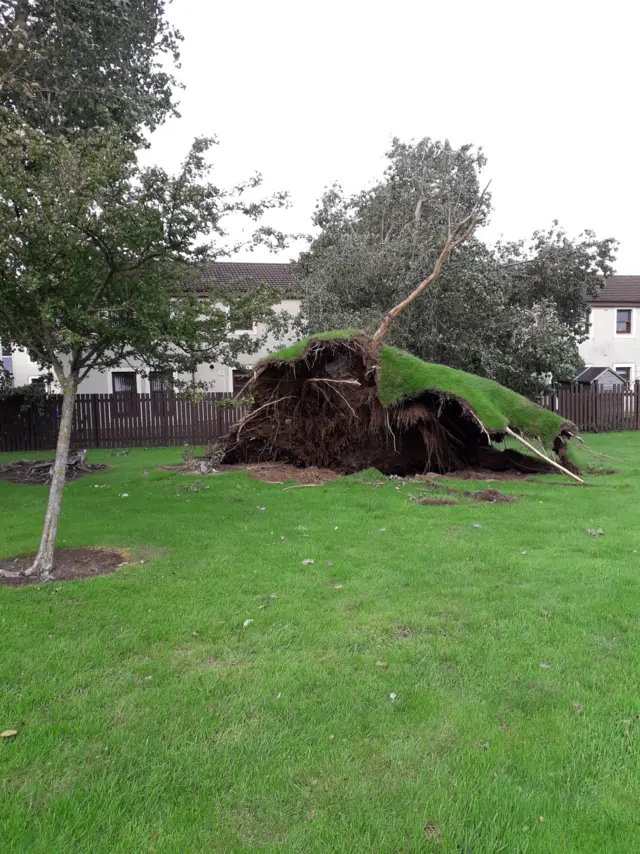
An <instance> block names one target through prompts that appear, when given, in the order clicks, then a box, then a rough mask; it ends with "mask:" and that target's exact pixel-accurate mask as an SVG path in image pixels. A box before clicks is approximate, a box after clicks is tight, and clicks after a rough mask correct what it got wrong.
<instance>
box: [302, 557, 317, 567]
mask: <svg viewBox="0 0 640 854" xmlns="http://www.w3.org/2000/svg"><path fill="white" fill-rule="evenodd" d="M314 563H315V560H312V558H310V557H307V558H305V559H304V560H303V561H302V565H303V566H312V565H313V564H314Z"/></svg>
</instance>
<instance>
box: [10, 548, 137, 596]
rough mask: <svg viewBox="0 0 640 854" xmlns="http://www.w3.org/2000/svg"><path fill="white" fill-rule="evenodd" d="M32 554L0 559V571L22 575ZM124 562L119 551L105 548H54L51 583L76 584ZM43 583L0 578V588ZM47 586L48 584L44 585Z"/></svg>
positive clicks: (28, 578)
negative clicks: (1, 586)
mask: <svg viewBox="0 0 640 854" xmlns="http://www.w3.org/2000/svg"><path fill="white" fill-rule="evenodd" d="M34 558H35V555H23V556H22V557H15V558H5V559H4V560H0V570H6V571H7V572H22V571H23V570H25V569H28V568H29V567H30V566H31V564H32V563H33V561H34ZM123 563H126V561H125V558H124V557H123V555H122V554H121V553H120V552H116V551H107V550H106V549H58V550H56V552H55V555H54V559H53V572H52V573H51V575H52V578H51V581H54V582H57V581H77V580H78V579H81V578H97V577H98V576H99V575H110V574H111V573H112V572H115V571H116V569H117V568H118V567H119V566H122V565H123ZM42 583H43V582H41V581H39V580H38V577H37V576H34V577H33V578H32V577H29V576H22V577H18V578H4V577H2V576H0V585H4V586H5V587H28V586H30V585H40V584H42ZM46 583H50V582H46Z"/></svg>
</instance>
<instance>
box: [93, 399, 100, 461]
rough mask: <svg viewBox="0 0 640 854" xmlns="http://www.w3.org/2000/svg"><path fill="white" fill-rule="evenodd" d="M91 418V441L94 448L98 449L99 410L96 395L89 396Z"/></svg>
mask: <svg viewBox="0 0 640 854" xmlns="http://www.w3.org/2000/svg"><path fill="white" fill-rule="evenodd" d="M91 417H92V418H93V436H94V439H93V441H94V442H95V443H96V448H99V447H100V424H99V421H98V419H99V417H100V415H99V409H98V395H97V394H92V395H91Z"/></svg>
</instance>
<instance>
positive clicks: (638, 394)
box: [542, 383, 640, 433]
mask: <svg viewBox="0 0 640 854" xmlns="http://www.w3.org/2000/svg"><path fill="white" fill-rule="evenodd" d="M542 405H543V406H544V407H545V408H546V409H550V410H552V411H553V412H557V413H558V415H561V416H562V417H563V418H566V419H567V421H573V423H574V424H576V426H577V427H578V429H579V430H582V431H584V432H592V433H596V432H600V433H604V432H607V431H614V430H640V383H635V384H634V385H632V386H629V387H626V386H619V387H616V388H613V389H608V390H600V389H598V388H582V387H580V386H574V387H571V388H562V389H557V390H556V391H555V392H549V393H548V394H546V395H544V397H543V399H542Z"/></svg>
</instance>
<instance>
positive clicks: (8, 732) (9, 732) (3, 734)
mask: <svg viewBox="0 0 640 854" xmlns="http://www.w3.org/2000/svg"><path fill="white" fill-rule="evenodd" d="M17 734H18V730H17V729H5V731H4V732H0V738H14V737H15V736H16V735H17Z"/></svg>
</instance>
